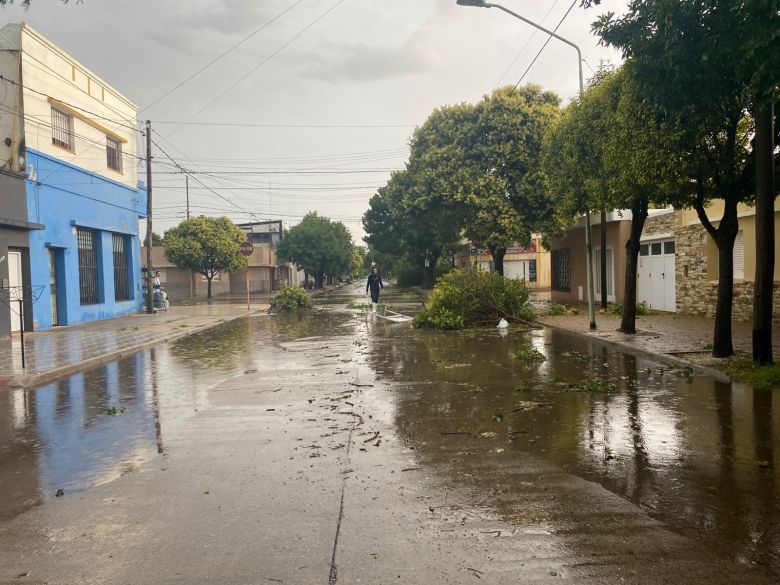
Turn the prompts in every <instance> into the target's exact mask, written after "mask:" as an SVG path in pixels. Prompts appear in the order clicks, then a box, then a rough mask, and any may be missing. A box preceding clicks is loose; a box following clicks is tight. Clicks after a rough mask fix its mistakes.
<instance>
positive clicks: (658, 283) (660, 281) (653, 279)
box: [649, 256, 666, 311]
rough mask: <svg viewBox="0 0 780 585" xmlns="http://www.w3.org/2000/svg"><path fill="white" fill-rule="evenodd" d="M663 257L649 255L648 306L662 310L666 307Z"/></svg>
mask: <svg viewBox="0 0 780 585" xmlns="http://www.w3.org/2000/svg"><path fill="white" fill-rule="evenodd" d="M664 267H665V264H664V257H663V256H651V257H650V287H651V288H650V303H649V304H650V308H651V309H657V310H659V311H663V310H664V309H665V308H666V282H665V277H666V275H665V274H664Z"/></svg>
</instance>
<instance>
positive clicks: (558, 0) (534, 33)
mask: <svg viewBox="0 0 780 585" xmlns="http://www.w3.org/2000/svg"><path fill="white" fill-rule="evenodd" d="M558 2H560V0H555V2H553V4H552V6H550V9H549V10H548V11H547V13H546V14H545V15H544V17H543V18H542V20H541V22H540V24H544V21H545V20H547V17H548V16H550V13H551V12H552V11H553V9H554V8H555V7H556V6H557V5H558ZM538 32H539V29H538V28H535V29H534V30H533V32H532V33H531V36H529V37H528V40H526V41H525V44H524V45H523V47H522V48H521V49H520V51H518V53H517V55H515V58H514V59H512V62H511V63H510V64H509V67H507V68H506V71H504V74H503V75H502V76H501V78H500V79H499V80H498V81H497V82H496V87H498V86H499V85H501V82H502V81H504V78H505V77H506V76H507V75H509V72H510V71H512V68H513V67H514V66H515V63H517V61H518V60H519V59H520V57H522V55H523V53H524V52H525V50H526V48H527V47H528V45H529V44H530V43H531V41H532V40H534V37H536V33H538Z"/></svg>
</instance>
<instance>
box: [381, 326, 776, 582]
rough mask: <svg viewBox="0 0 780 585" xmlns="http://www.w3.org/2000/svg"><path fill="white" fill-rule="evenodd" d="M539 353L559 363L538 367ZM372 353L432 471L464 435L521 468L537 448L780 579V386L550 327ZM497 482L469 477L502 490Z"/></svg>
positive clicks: (385, 342)
mask: <svg viewBox="0 0 780 585" xmlns="http://www.w3.org/2000/svg"><path fill="white" fill-rule="evenodd" d="M534 349H535V350H537V351H538V352H540V353H541V354H542V355H543V356H544V357H545V358H546V359H545V360H544V361H530V360H532V358H533V355H534V352H533V350H534ZM518 352H521V357H524V358H530V360H529V359H526V360H521V359H518V358H517V357H516V354H517V353H518ZM369 355H370V358H369V365H370V366H372V367H373V369H374V370H375V371H376V372H377V375H378V376H379V378H380V379H385V380H387V381H393V383H394V384H395V385H396V386H397V388H398V390H397V392H396V426H397V429H398V432H399V435H400V436H401V437H402V438H404V439H405V440H406V441H407V443H408V444H411V445H414V446H415V450H416V451H417V453H418V457H420V460H421V462H422V463H427V464H429V465H431V466H433V467H442V468H449V467H451V466H452V463H451V459H449V458H451V457H452V456H453V453H452V450H451V449H448V443H451V442H452V441H453V439H457V440H459V443H458V444H459V445H460V444H462V441H463V439H464V437H465V438H467V439H468V438H469V437H471V444H472V445H473V447H468V448H467V449H466V451H464V452H463V453H461V454H462V455H472V456H473V453H482V454H483V455H482V457H483V458H487V457H502V458H503V459H502V460H501V461H504V462H505V464H506V465H507V466H512V465H518V464H519V465H522V458H523V453H532V454H534V455H535V456H541V457H543V458H544V459H546V460H548V461H551V462H553V463H555V464H556V465H559V466H561V467H563V468H564V469H566V470H567V471H569V472H570V473H573V474H575V475H578V476H581V477H584V478H586V479H589V480H592V481H596V482H598V483H600V484H601V485H603V486H604V487H606V488H607V489H609V490H610V491H612V492H614V493H617V494H619V495H621V496H623V497H625V498H627V499H629V500H631V501H633V502H635V503H636V504H638V505H639V506H641V507H642V508H643V509H644V510H646V511H647V512H648V513H649V514H651V515H652V516H653V517H655V518H658V519H660V520H662V521H664V522H665V523H667V524H668V525H671V526H673V527H675V528H676V529H678V530H680V531H681V532H683V533H685V534H688V535H691V536H694V537H697V536H699V535H701V536H703V537H705V538H707V540H708V541H709V542H710V543H711V544H712V545H713V546H715V547H716V548H717V549H719V550H720V551H722V552H723V554H724V555H725V556H727V557H730V558H736V559H738V560H741V561H744V562H748V563H757V564H760V565H763V566H767V567H770V568H771V569H772V570H773V571H774V572H778V571H780V523H778V520H779V519H780V515H779V514H778V512H779V511H780V472H779V471H778V467H777V465H776V464H775V459H776V457H775V454H776V453H777V452H779V451H780V440H778V436H777V434H775V432H774V429H776V428H778V425H780V400H778V399H777V398H775V396H774V395H773V393H772V392H771V391H759V390H755V391H754V390H753V389H752V388H750V387H747V386H744V385H737V384H735V385H733V386H732V385H731V384H724V383H722V382H718V381H716V380H714V379H712V378H709V377H703V376H693V375H692V372H691V371H690V370H685V369H680V368H674V367H670V366H667V365H663V364H660V363H657V362H654V361H652V360H649V359H644V358H639V357H635V356H633V355H629V354H625V353H622V352H618V351H614V350H613V349H611V348H609V347H607V346H605V345H603V344H600V343H596V342H591V341H589V340H584V339H581V338H579V337H574V336H572V335H570V334H567V333H565V332H560V331H550V330H545V331H533V332H522V333H521V332H517V331H512V332H510V333H509V334H508V335H506V336H502V335H500V332H498V331H495V330H491V331H484V330H483V331H471V332H465V333H446V332H423V331H414V330H412V329H408V330H406V331H405V332H404V335H395V336H389V337H386V338H381V339H373V340H372V344H371V351H370V354H369ZM464 460H465V459H464ZM482 471H484V470H482ZM496 477H497V476H491V475H490V474H486V475H484V476H483V477H482V478H480V477H479V476H475V477H471V478H470V479H469V481H470V482H471V483H472V484H473V485H475V486H476V487H477V488H478V489H482V490H484V493H489V492H490V490H492V489H493V487H494V486H493V485H492V483H491V482H493V481H494V480H495V479H496ZM448 479H449V480H450V481H458V478H457V477H451V478H448ZM461 481H462V480H461ZM505 487H506V486H505ZM508 489H509V490H510V491H511V489H512V488H511V487H509V488H508ZM519 489H522V487H519ZM507 497H509V496H507ZM509 499H510V501H511V498H509ZM497 505H498V504H497ZM507 513H508V514H511V512H507Z"/></svg>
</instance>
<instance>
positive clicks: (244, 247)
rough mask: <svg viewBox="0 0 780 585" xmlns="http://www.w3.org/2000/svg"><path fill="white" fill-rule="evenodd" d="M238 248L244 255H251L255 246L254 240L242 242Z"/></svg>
mask: <svg viewBox="0 0 780 585" xmlns="http://www.w3.org/2000/svg"><path fill="white" fill-rule="evenodd" d="M238 249H239V251H240V252H241V253H242V254H243V255H244V256H251V255H252V252H253V251H254V249H255V247H254V246H253V245H252V242H241V246H239V248H238Z"/></svg>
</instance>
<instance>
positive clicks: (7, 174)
mask: <svg viewBox="0 0 780 585" xmlns="http://www.w3.org/2000/svg"><path fill="white" fill-rule="evenodd" d="M1 139H2V137H0V140H1ZM38 227H40V226H37V225H35V224H31V223H29V222H28V221H27V195H26V188H25V182H24V175H22V174H20V173H15V172H12V171H7V170H5V169H0V288H5V287H7V286H8V283H9V274H8V253H9V251H11V252H13V251H19V252H21V254H22V285H23V286H24V287H30V253H29V231H30V229H35V228H38ZM30 293H31V289H29V288H26V289H25V297H27V299H28V300H27V302H26V303H25V307H24V313H25V327H24V328H25V330H26V331H31V330H32V327H33V314H32V299H31V298H29V297H30ZM8 296H9V295H8V292H7V291H2V290H0V337H3V336H6V335H10V333H11V311H10V308H9V306H8ZM15 309H16V307H15ZM16 310H17V311H18V309H16Z"/></svg>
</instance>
